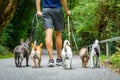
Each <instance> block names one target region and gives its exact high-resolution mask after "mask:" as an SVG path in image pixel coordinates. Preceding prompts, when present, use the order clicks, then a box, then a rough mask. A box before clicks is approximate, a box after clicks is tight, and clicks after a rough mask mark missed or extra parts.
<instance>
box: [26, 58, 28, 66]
mask: <svg viewBox="0 0 120 80" xmlns="http://www.w3.org/2000/svg"><path fill="white" fill-rule="evenodd" d="M28 61H29V56H27V57H26V66H29V65H28Z"/></svg>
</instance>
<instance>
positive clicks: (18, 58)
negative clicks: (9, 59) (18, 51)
mask: <svg viewBox="0 0 120 80" xmlns="http://www.w3.org/2000/svg"><path fill="white" fill-rule="evenodd" d="M17 60H18V67H20V56H18V57H17Z"/></svg>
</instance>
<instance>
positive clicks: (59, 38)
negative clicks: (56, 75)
mask: <svg viewBox="0 0 120 80" xmlns="http://www.w3.org/2000/svg"><path fill="white" fill-rule="evenodd" d="M55 37H56V49H57V59H61V48H62V33H61V31H55Z"/></svg>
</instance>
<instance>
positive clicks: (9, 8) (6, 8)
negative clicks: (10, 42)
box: [0, 0, 18, 30]
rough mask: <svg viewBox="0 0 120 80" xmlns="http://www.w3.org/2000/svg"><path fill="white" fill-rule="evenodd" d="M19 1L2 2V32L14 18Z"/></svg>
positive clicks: (0, 5)
mask: <svg viewBox="0 0 120 80" xmlns="http://www.w3.org/2000/svg"><path fill="white" fill-rule="evenodd" d="M17 4H18V0H0V30H2V29H3V28H4V27H5V26H6V25H7V24H8V23H9V22H10V21H11V19H12V18H13V16H14V13H15V10H16V7H17Z"/></svg>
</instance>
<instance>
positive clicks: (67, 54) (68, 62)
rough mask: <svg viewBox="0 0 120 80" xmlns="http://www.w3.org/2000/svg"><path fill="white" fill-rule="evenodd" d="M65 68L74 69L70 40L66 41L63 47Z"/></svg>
mask: <svg viewBox="0 0 120 80" xmlns="http://www.w3.org/2000/svg"><path fill="white" fill-rule="evenodd" d="M61 53H62V59H63V68H64V69H72V54H73V53H72V49H71V47H70V42H69V41H68V40H65V41H64V44H63V49H62V52H61Z"/></svg>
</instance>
